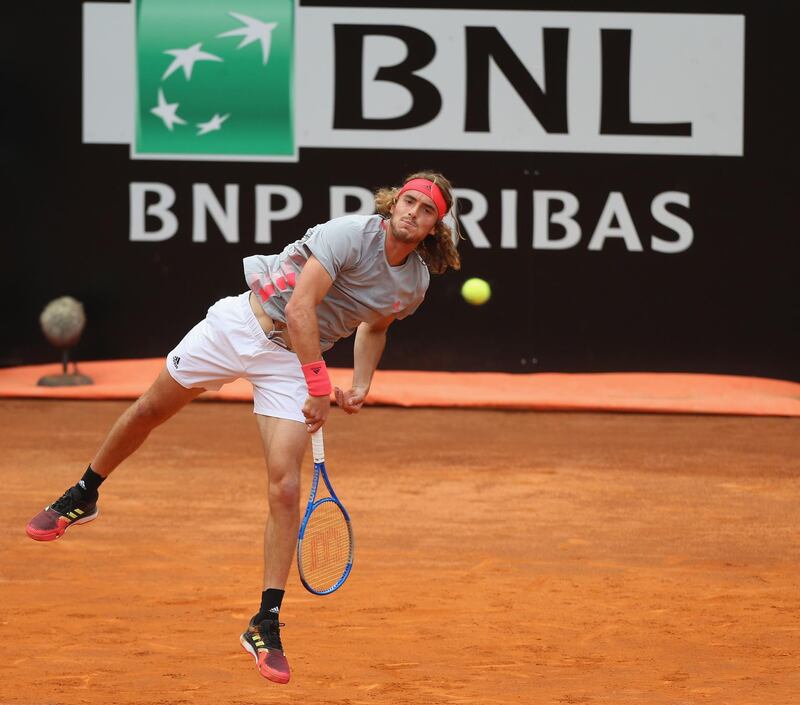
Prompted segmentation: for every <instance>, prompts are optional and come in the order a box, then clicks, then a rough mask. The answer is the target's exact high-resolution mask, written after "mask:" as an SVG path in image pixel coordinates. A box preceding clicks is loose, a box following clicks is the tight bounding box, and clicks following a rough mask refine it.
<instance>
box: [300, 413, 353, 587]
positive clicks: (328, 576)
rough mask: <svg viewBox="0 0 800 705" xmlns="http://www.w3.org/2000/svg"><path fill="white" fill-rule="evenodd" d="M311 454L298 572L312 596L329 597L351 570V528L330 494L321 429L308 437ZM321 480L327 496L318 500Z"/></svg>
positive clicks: (338, 502) (343, 511) (337, 501)
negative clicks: (310, 474)
mask: <svg viewBox="0 0 800 705" xmlns="http://www.w3.org/2000/svg"><path fill="white" fill-rule="evenodd" d="M311 450H312V452H313V454H314V479H313V481H312V482H311V495H310V496H309V498H308V505H306V513H305V515H304V516H303V521H302V522H301V523H300V535H299V536H298V540H297V569H298V571H299V573H300V581H301V582H302V583H303V587H305V589H306V590H308V591H309V592H312V593H314V594H315V595H329V594H330V593H332V592H334V591H335V590H338V589H339V588H340V587H341V586H342V585H343V584H344V581H345V580H347V576H348V575H350V570H351V569H352V568H353V527H352V526H351V525H350V515H349V514H348V513H347V510H346V509H345V508H344V505H343V504H342V503H341V502H340V501H339V498H338V497H337V496H336V492H334V491H333V487H331V481H330V480H329V479H328V473H327V471H326V470H325V447H324V445H323V441H322V429H320V430H319V431H316V432H314V433H313V434H312V435H311ZM320 476H322V480H323V482H324V483H325V486H326V487H327V488H328V494H329V495H330V496H329V497H323V498H321V499H317V498H316V497H317V489H318V488H319V478H320Z"/></svg>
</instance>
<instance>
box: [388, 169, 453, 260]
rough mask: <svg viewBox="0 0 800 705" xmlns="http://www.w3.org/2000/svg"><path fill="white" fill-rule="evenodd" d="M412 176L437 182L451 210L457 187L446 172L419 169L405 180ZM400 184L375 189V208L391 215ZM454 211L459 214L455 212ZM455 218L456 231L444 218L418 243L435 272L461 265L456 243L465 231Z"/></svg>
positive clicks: (420, 250)
mask: <svg viewBox="0 0 800 705" xmlns="http://www.w3.org/2000/svg"><path fill="white" fill-rule="evenodd" d="M411 179H427V180H428V181H432V182H433V183H434V184H436V185H437V186H438V187H439V189H440V190H441V192H442V195H443V196H444V201H445V204H446V205H447V211H448V212H450V209H451V208H452V207H453V204H454V202H455V198H454V197H453V187H452V186H451V185H450V182H449V181H448V180H447V179H446V178H445V177H444V176H442V174H440V173H439V172H438V171H418V172H416V173H414V174H410V175H409V176H407V177H406V178H405V179H404V181H403V183H404V184H405V183H407V182H409V181H411ZM400 188H401V187H392V188H381V189H378V190H377V191H376V192H375V210H376V211H377V212H378V213H379V214H380V215H382V216H383V217H384V218H389V217H390V216H391V210H392V206H393V205H394V204H395V203H396V202H397V194H398V193H399V192H400ZM453 215H454V216H455V213H453ZM454 222H455V225H456V227H455V232H453V229H452V228H451V227H450V226H449V225H447V223H445V222H444V221H443V220H440V221H439V222H438V223H436V229H435V230H434V232H433V234H432V235H429V236H428V237H426V238H425V239H424V240H423V241H422V242H421V243H419V245H417V253H418V254H419V256H420V257H422V260H423V261H424V262H425V264H426V265H427V266H428V269H429V270H430V271H431V272H433V273H434V274H442V273H444V272H446V271H447V268H448V267H450V268H451V269H461V257H459V255H458V250H456V245H457V244H458V241H459V240H460V239H461V233H460V232H459V229H458V221H457V220H455V219H454Z"/></svg>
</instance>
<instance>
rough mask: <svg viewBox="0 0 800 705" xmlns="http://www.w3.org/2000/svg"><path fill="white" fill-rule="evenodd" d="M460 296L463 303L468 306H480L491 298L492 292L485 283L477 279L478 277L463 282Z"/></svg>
mask: <svg viewBox="0 0 800 705" xmlns="http://www.w3.org/2000/svg"><path fill="white" fill-rule="evenodd" d="M461 296H463V297H464V301H466V302H467V303H468V304H472V305H473V306H480V305H481V304H485V303H486V302H487V301H488V300H489V299H490V298H491V296H492V290H491V288H490V287H489V283H488V282H487V281H485V280H484V279H479V278H478V277H473V278H472V279H467V281H465V282H464V284H463V286H462V287H461Z"/></svg>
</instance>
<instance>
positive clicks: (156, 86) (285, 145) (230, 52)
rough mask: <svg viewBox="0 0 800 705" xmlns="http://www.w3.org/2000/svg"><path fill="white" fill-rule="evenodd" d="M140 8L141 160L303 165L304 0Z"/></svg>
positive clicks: (139, 3)
mask: <svg viewBox="0 0 800 705" xmlns="http://www.w3.org/2000/svg"><path fill="white" fill-rule="evenodd" d="M135 5H136V13H135V14H136V29H137V31H136V41H137V72H136V75H137V84H138V96H137V97H138V102H137V105H138V110H137V123H136V141H135V143H134V145H133V155H134V157H140V158H153V157H155V158H161V157H166V158H170V159H209V160H219V159H225V160H237V161H238V160H241V159H246V160H281V161H287V160H296V158H297V149H296V146H295V139H294V110H293V105H292V103H293V93H294V91H293V86H292V82H293V77H294V69H293V61H294V46H293V41H294V15H295V0H236V5H234V6H233V9H234V10H235V12H230V11H229V10H230V9H231V5H229V4H228V0H204V1H203V2H202V3H187V2H186V0H135ZM232 39H235V40H237V41H231V40H232ZM156 97H157V100H155V98H156Z"/></svg>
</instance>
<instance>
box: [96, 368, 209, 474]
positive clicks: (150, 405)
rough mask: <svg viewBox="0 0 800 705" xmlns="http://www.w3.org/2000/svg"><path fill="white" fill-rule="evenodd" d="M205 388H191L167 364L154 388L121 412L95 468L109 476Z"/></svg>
mask: <svg viewBox="0 0 800 705" xmlns="http://www.w3.org/2000/svg"><path fill="white" fill-rule="evenodd" d="M204 391H205V390H204V389H200V388H193V389H187V388H186V387H183V386H182V385H180V384H178V383H177V382H176V381H175V380H174V379H173V378H172V376H171V375H170V374H169V372H167V370H166V368H165V369H162V370H161V373H160V374H159V375H158V377H157V378H156V380H155V382H153V384H152V385H150V388H149V389H148V390H147V391H146V392H145V393H144V394H142V396H141V397H139V398H138V399H137V400H136V401H135V402H134V403H133V404H131V406H129V407H128V408H127V409H126V410H125V412H124V413H123V414H122V416H120V417H119V418H118V419H117V421H116V423H115V424H114V426H113V427H112V428H111V431H109V433H108V435H107V436H106V438H105V440H104V441H103V444H102V445H101V446H100V449H99V450H98V451H97V454H96V455H95V457H94V460H92V468H93V469H94V470H95V472H97V473H98V474H99V475H102V476H103V477H108V475H109V474H110V473H111V471H112V470H114V469H115V468H116V467H117V466H118V465H119V464H120V463H121V462H122V461H123V460H125V459H126V458H127V457H129V456H130V455H131V454H132V453H133V452H134V451H135V450H136V449H137V448H138V447H139V446H140V445H142V443H144V441H145V439H146V438H147V436H148V435H150V432H151V431H152V430H153V429H154V428H156V427H157V426H160V425H161V424H162V423H164V422H165V421H166V420H167V419H169V418H171V417H172V416H174V415H175V414H176V413H177V412H178V411H180V410H181V409H182V408H183V407H184V406H186V405H187V404H188V403H189V402H190V401H192V399H195V398H196V397H198V396H199V395H200V394H202V393H203V392H204Z"/></svg>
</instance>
